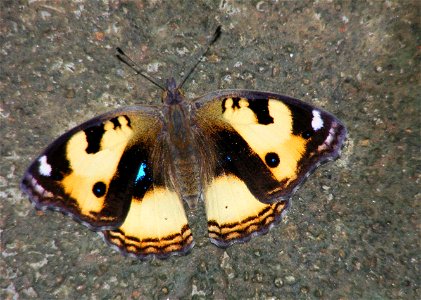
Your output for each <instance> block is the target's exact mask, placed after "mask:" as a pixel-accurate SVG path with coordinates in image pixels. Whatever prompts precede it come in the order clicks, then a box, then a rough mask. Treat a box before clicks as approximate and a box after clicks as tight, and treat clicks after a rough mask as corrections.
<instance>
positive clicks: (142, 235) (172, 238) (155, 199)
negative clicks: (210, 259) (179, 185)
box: [104, 188, 193, 258]
mask: <svg viewBox="0 0 421 300" xmlns="http://www.w3.org/2000/svg"><path fill="white" fill-rule="evenodd" d="M104 234H105V238H106V240H107V241H108V242H109V243H111V244H113V245H115V246H117V247H118V248H119V250H120V251H122V252H123V253H128V254H132V255H135V256H136V257H140V258H143V257H146V256H149V255H152V256H153V255H155V256H158V257H166V256H170V255H173V254H178V253H186V252H187V251H188V250H190V249H191V248H192V247H193V237H192V234H191V231H190V228H189V225H188V221H187V217H186V213H185V211H184V207H183V204H182V201H181V199H180V198H179V197H178V195H177V194H176V193H175V192H173V191H170V190H168V189H165V188H154V189H153V190H151V191H148V192H147V193H146V194H145V196H144V197H143V199H141V200H138V199H135V198H133V199H132V203H131V206H130V210H129V212H128V215H127V217H126V219H125V221H124V223H123V224H122V225H121V226H120V228H118V229H117V230H110V231H105V232H104Z"/></svg>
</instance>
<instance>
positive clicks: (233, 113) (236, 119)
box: [222, 98, 307, 182]
mask: <svg viewBox="0 0 421 300" xmlns="http://www.w3.org/2000/svg"><path fill="white" fill-rule="evenodd" d="M233 104H234V102H233V99H231V98H228V99H227V100H226V101H225V110H224V113H223V115H222V116H223V118H224V119H225V121H226V122H228V123H229V124H230V125H231V126H232V127H233V128H234V129H235V131H236V132H237V133H238V134H240V135H241V137H242V138H243V139H244V140H245V141H246V142H247V143H248V144H249V146H250V148H251V149H253V151H254V152H255V153H256V154H257V155H259V157H260V158H261V159H262V161H263V162H265V156H266V155H267V154H268V153H276V154H278V156H279V158H280V162H281V163H280V164H279V165H278V166H277V167H275V168H270V167H268V169H269V170H270V171H271V172H272V174H273V175H274V177H275V178H276V179H277V180H278V181H283V180H285V179H288V182H290V181H292V180H294V179H296V178H297V174H298V172H299V170H298V162H299V160H300V159H301V157H302V156H303V155H304V153H305V147H306V144H307V141H306V140H305V139H303V138H302V137H301V136H296V135H293V134H292V124H293V120H292V115H291V110H290V109H289V108H288V106H287V105H285V104H283V103H282V102H280V101H277V100H273V99H272V100H271V99H270V100H269V103H268V104H269V105H268V110H269V114H270V116H271V117H272V118H273V123H270V124H260V123H259V122H258V119H257V117H256V114H255V113H254V112H253V110H251V109H250V108H249V102H248V100H247V99H245V98H242V99H241V100H240V101H238V105H233Z"/></svg>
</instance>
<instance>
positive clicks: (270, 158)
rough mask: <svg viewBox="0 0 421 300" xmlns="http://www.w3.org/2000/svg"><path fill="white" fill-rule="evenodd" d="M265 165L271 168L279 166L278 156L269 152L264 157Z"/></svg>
mask: <svg viewBox="0 0 421 300" xmlns="http://www.w3.org/2000/svg"><path fill="white" fill-rule="evenodd" d="M265 162H266V164H267V165H268V166H269V167H271V168H276V167H277V166H278V165H279V156H278V154H276V153H273V152H269V153H268V154H266V156H265Z"/></svg>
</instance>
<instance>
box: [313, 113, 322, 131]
mask: <svg viewBox="0 0 421 300" xmlns="http://www.w3.org/2000/svg"><path fill="white" fill-rule="evenodd" d="M311 127H313V130H314V131H317V130H319V129H320V128H323V119H322V116H321V115H320V111H318V110H313V119H312V120H311Z"/></svg>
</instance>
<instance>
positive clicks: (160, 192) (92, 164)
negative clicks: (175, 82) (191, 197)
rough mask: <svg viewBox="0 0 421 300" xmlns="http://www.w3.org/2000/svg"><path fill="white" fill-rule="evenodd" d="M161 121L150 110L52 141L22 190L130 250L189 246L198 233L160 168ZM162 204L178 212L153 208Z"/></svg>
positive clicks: (118, 114)
mask: <svg viewBox="0 0 421 300" xmlns="http://www.w3.org/2000/svg"><path fill="white" fill-rule="evenodd" d="M162 124H163V123H162V121H161V120H160V117H159V113H158V111H157V110H155V109H153V108H145V107H143V108H136V107H134V108H125V109H124V110H119V111H114V112H111V113H108V114H104V115H102V116H99V117H97V118H94V119H92V120H90V121H88V122H86V123H84V124H82V125H80V126H78V127H76V128H74V129H72V130H70V131H69V132H67V133H65V134H64V135H62V136H61V137H60V138H58V139H57V140H56V141H55V142H53V143H52V144H51V145H50V146H49V147H48V148H47V149H46V150H45V151H44V152H43V153H42V154H41V155H40V156H39V157H38V158H37V159H36V160H35V161H34V162H33V163H32V164H31V166H30V167H29V168H28V170H27V172H26V173H25V175H24V178H23V180H22V183H21V186H22V189H23V190H24V191H25V192H26V193H27V194H28V195H29V197H30V200H31V202H32V203H33V204H34V206H35V207H36V208H37V209H43V210H44V209H53V210H58V211H61V212H63V213H65V214H68V215H70V216H72V217H73V218H74V219H75V220H77V221H79V222H81V223H82V224H84V225H86V226H88V227H89V228H91V229H93V230H95V231H104V237H105V239H106V240H107V241H108V242H109V243H110V244H113V245H115V246H116V247H118V249H119V250H121V251H122V252H124V253H131V254H134V255H136V256H139V257H144V256H147V255H149V254H152V255H158V256H160V255H162V256H165V255H167V254H168V253H177V252H183V251H187V250H188V249H189V248H190V247H191V246H192V237H191V234H190V229H189V227H188V224H187V218H186V215H185V212H184V209H183V204H182V202H181V200H180V199H179V197H178V196H177V195H176V194H175V193H174V189H173V187H172V186H170V185H168V183H167V182H165V181H164V180H163V179H162V176H161V174H160V173H159V172H156V170H157V168H155V167H154V166H155V161H158V159H160V158H159V156H160V155H161V154H160V149H159V145H160V143H157V141H159V140H160V135H161V133H162V126H163V125H162ZM157 145H158V146H157ZM154 171H155V172H154ZM162 172H165V167H164V168H163V170H162ZM160 206H164V207H166V209H167V210H170V211H171V214H168V213H167V214H166V212H165V211H164V210H163V209H153V208H156V207H160ZM151 207H152V209H151ZM168 223H169V224H170V226H167V225H165V224H168ZM148 226H149V227H148ZM150 227H157V228H161V229H160V230H155V231H153V230H149V231H148V228H150ZM170 227H171V228H170ZM115 232H117V233H118V235H117V234H114V235H113V233H115ZM116 236H117V237H116ZM133 240H135V241H137V242H138V243H140V244H142V245H143V244H144V242H150V241H154V247H155V248H154V250H151V249H150V248H145V247H132V241H133ZM161 241H164V242H162V243H161ZM171 246H173V247H171Z"/></svg>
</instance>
